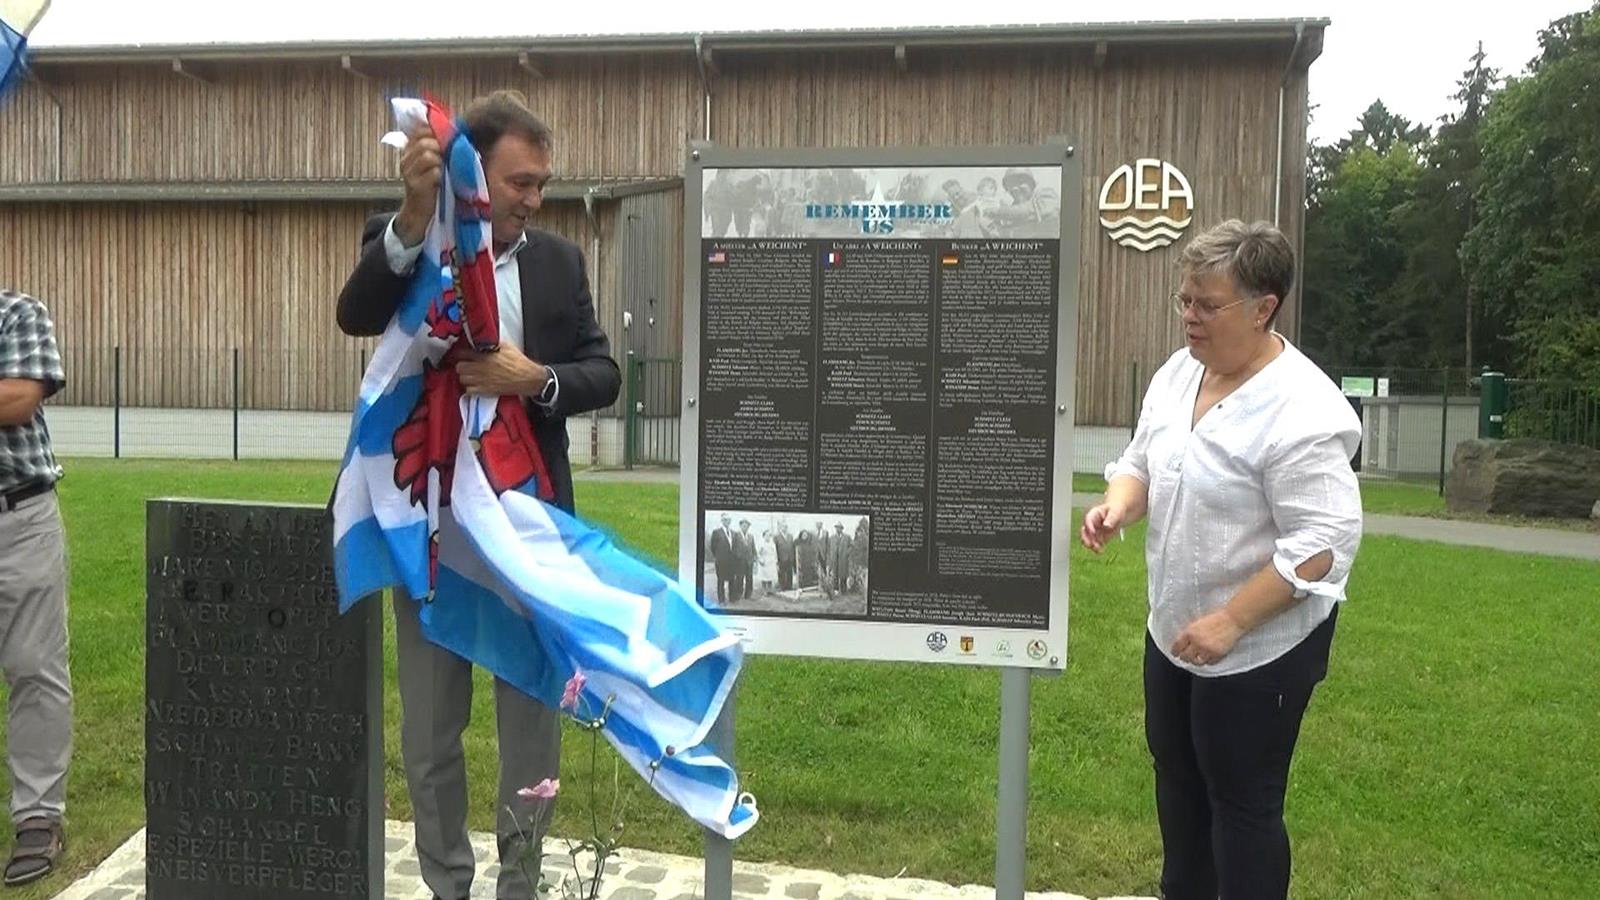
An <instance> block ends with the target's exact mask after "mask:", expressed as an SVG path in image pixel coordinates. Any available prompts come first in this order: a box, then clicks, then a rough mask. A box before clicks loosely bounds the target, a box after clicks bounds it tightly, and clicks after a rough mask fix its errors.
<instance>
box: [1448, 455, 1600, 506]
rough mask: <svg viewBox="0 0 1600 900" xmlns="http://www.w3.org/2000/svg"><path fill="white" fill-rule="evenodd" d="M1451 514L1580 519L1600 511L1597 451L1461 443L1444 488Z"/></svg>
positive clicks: (1599, 461)
mask: <svg viewBox="0 0 1600 900" xmlns="http://www.w3.org/2000/svg"><path fill="white" fill-rule="evenodd" d="M1445 506H1446V508H1448V509H1449V510H1450V511H1451V512H1468V513H1491V514H1496V515H1516V516H1531V517H1541V518H1560V519H1585V518H1589V517H1591V516H1593V515H1594V514H1595V513H1596V511H1600V450H1591V449H1589V448H1588V447H1577V446H1572V445H1570V444H1557V443H1554V442H1552V441H1538V440H1523V439H1519V440H1510V441H1494V440H1479V441H1462V442H1461V443H1460V444H1458V445H1457V446H1456V455H1455V467H1454V468H1453V469H1452V470H1451V472H1450V478H1449V480H1448V481H1447V482H1446V484H1445Z"/></svg>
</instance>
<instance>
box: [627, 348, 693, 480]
mask: <svg viewBox="0 0 1600 900" xmlns="http://www.w3.org/2000/svg"><path fill="white" fill-rule="evenodd" d="M625 374H626V376H627V380H626V383H625V385H624V394H623V398H622V399H623V429H622V431H623V438H622V440H623V448H624V458H623V464H624V465H625V466H627V467H628V468H632V467H634V466H636V465H645V466H675V465H677V464H678V451H679V446H680V444H679V441H680V440H681V437H682V435H681V432H680V430H679V421H680V419H679V414H680V413H681V412H682V403H683V360H681V359H677V358H659V359H652V358H648V357H636V356H634V354H633V351H631V350H630V351H628V355H627V359H626V364H625Z"/></svg>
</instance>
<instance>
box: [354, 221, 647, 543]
mask: <svg viewBox="0 0 1600 900" xmlns="http://www.w3.org/2000/svg"><path fill="white" fill-rule="evenodd" d="M392 218H394V216H393V215H392V214H385V215H379V216H374V217H372V218H371V219H368V220H367V224H366V227H365V228H364V229H363V230H362V235H361V259H360V261H359V262H357V263H356V267H355V271H353V272H351V273H350V278H349V279H348V280H346V281H345V284H344V289H343V290H341V291H340V292H339V313H338V318H339V328H340V330H341V331H343V332H344V333H345V334H350V335H358V336H359V335H376V334H382V333H383V331H384V329H385V328H387V327H388V326H389V320H390V319H391V318H393V317H394V311H395V309H396V308H398V307H399V305H400V301H401V299H402V298H404V296H405V293H406V288H407V286H409V284H410V283H411V279H410V277H409V276H398V275H395V274H394V272H393V271H391V270H390V269H389V257H388V252H387V251H386V250H385V249H384V246H383V233H384V231H385V230H386V229H388V227H389V220H390V219H392ZM527 234H528V243H527V245H526V246H524V247H523V248H522V249H521V250H519V251H518V252H517V266H518V269H519V270H520V274H521V281H522V332H523V333H522V350H523V353H524V354H525V355H527V357H528V358H529V359H532V360H534V361H535V362H539V363H543V364H544V365H547V366H549V367H550V368H551V369H552V370H553V371H554V372H555V373H556V380H557V382H558V383H559V384H560V392H559V393H558V395H557V397H556V402H555V406H554V407H553V408H552V409H549V410H546V409H545V408H544V407H543V406H540V405H539V404H537V403H533V402H531V401H529V402H528V404H527V406H528V417H529V419H530V420H531V421H532V422H533V433H534V439H535V440H536V441H538V443H539V450H540V451H541V452H542V453H543V454H544V461H545V465H547V466H548V467H549V468H550V480H551V481H552V482H554V485H553V486H554V488H555V494H556V500H555V502H556V505H557V506H559V507H561V508H562V509H564V510H567V511H568V512H571V511H572V463H571V462H570V461H569V460H568V459H567V417H568V416H572V415H577V414H579V413H585V412H589V411H590V410H595V409H601V408H603V407H606V406H610V405H611V404H612V403H614V402H615V401H616V399H617V393H618V392H619V391H620V390H621V389H622V373H621V371H620V370H619V369H618V368H617V362H616V360H614V359H612V358H611V342H610V341H609V340H608V339H607V338H606V333H605V332H604V331H602V330H601V328H600V323H599V322H597V321H596V320H595V316H594V300H593V298H592V297H591V296H590V294H589V278H588V275H587V274H586V272H585V271H584V262H583V253H582V252H581V251H580V250H579V249H578V245H577V244H574V243H572V242H571V241H569V240H567V239H566V238H563V237H560V236H558V235H554V234H551V233H549V232H547V231H540V230H538V229H532V228H530V229H528V232H527Z"/></svg>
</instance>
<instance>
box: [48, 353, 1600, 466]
mask: <svg viewBox="0 0 1600 900" xmlns="http://www.w3.org/2000/svg"><path fill="white" fill-rule="evenodd" d="M367 360H368V353H367V351H366V350H364V349H359V348H353V349H348V350H334V351H316V350H305V349H293V350H282V349H263V348H226V349H212V350H207V349H198V348H190V347H180V348H162V347H141V348H125V347H100V348H78V349H76V350H74V349H73V348H66V360H65V362H66V365H67V387H66V389H65V390H64V391H62V392H61V393H60V394H58V395H56V396H55V397H54V398H52V400H51V403H50V409H49V411H48V413H47V418H48V421H49V424H50V428H51V431H52V434H53V436H54V437H55V439H56V444H57V446H58V448H60V449H61V451H62V452H64V453H67V454H78V455H101V456H133V457H183V456H195V457H213V458H217V457H220V458H229V457H231V458H234V459H266V458H310V459H323V458H332V459H337V458H339V457H340V456H341V455H342V454H343V448H344V442H345V438H346V435H347V433H348V429H349V416H350V411H351V409H352V408H353V406H354V403H355V399H356V393H357V390H358V387H359V384H360V378H361V373H362V372H363V370H364V369H365V367H366V364H367ZM621 362H622V364H623V374H624V382H623V392H622V396H621V397H619V399H618V402H617V403H616V404H614V405H613V406H612V407H610V408H608V409H606V410H600V411H597V412H595V413H592V414H589V415H585V416H583V417H581V419H577V420H574V421H572V422H571V423H569V425H570V429H569V430H570V432H571V435H570V436H571V438H572V454H573V457H574V459H575V460H579V461H582V462H586V463H590V464H595V465H626V466H635V465H665V466H673V465H677V464H678V459H679V448H680V446H681V442H682V437H683V435H682V433H681V428H680V424H679V414H680V412H681V407H682V402H683V362H682V360H680V359H678V358H676V357H645V356H636V355H635V354H634V353H632V352H630V353H628V354H627V355H626V356H625V358H624V359H623V360H621ZM1129 368H1130V372H1129V375H1130V377H1129V379H1128V382H1127V383H1128V384H1129V386H1130V387H1129V389H1128V396H1127V405H1126V408H1127V417H1126V418H1127V420H1128V424H1126V425H1122V426H1114V425H1109V424H1107V425H1099V426H1096V425H1080V426H1079V428H1078V433H1077V440H1076V441H1075V445H1076V446H1075V459H1074V461H1073V463H1074V468H1075V470H1076V471H1080V472H1099V471H1101V469H1102V468H1103V466H1104V464H1105V462H1106V461H1108V460H1110V459H1115V458H1116V457H1117V456H1118V455H1119V454H1120V453H1121V452H1122V449H1123V447H1124V446H1125V445H1126V443H1127V439H1128V437H1129V436H1131V434H1132V429H1133V423H1134V422H1136V421H1137V419H1138V413H1139V408H1140V405H1141V403H1142V401H1143V396H1144V391H1145V389H1146V387H1147V382H1148V379H1149V377H1150V374H1151V373H1150V372H1149V371H1141V369H1140V367H1139V366H1138V365H1137V364H1130V367H1129ZM1324 371H1325V372H1326V373H1327V374H1328V376H1329V377H1330V378H1331V379H1332V380H1333V381H1334V383H1336V384H1339V385H1341V386H1342V387H1343V388H1344V390H1345V393H1346V395H1347V396H1349V398H1350V403H1351V406H1352V408H1354V409H1355V410H1356V412H1357V413H1358V414H1359V415H1360V417H1361V420H1362V445H1361V449H1360V451H1359V453H1358V454H1357V457H1356V460H1355V465H1356V467H1357V468H1358V469H1359V470H1361V471H1362V472H1364V473H1367V474H1370V475H1376V476H1380V477H1392V478H1398V479H1406V480H1415V481H1426V482H1434V483H1438V484H1439V485H1441V489H1442V485H1443V483H1444V479H1445V478H1446V476H1447V475H1448V474H1449V472H1450V468H1451V465H1452V460H1453V459H1454V456H1455V447H1456V445H1458V444H1460V443H1461V442H1462V441H1465V440H1470V439H1473V438H1477V437H1479V436H1498V435H1500V434H1503V435H1504V436H1505V437H1514V438H1521V437H1529V438H1543V439H1546V440H1551V441H1557V442H1561V443H1570V444H1580V445H1584V446H1588V447H1595V448H1597V449H1600V386H1595V385H1584V384H1579V383H1574V382H1562V381H1539V380H1529V379H1505V380H1504V381H1503V384H1504V390H1503V392H1502V391H1498V390H1491V391H1490V392H1489V397H1488V398H1487V403H1484V402H1481V401H1482V400H1483V399H1484V398H1483V397H1482V394H1483V390H1482V378H1481V377H1480V376H1477V375H1474V374H1472V373H1469V372H1468V371H1467V370H1465V369H1461V368H1448V369H1446V368H1441V369H1420V368H1385V367H1360V366H1337V365H1336V366H1325V367H1324ZM1501 397H1503V398H1504V400H1503V403H1504V409H1501V410H1498V412H1499V413H1503V417H1501V418H1496V415H1497V413H1496V412H1495V411H1491V410H1489V409H1488V408H1487V407H1488V406H1496V405H1497V404H1499V403H1500V402H1502V401H1501V400H1500V399H1499V398H1501Z"/></svg>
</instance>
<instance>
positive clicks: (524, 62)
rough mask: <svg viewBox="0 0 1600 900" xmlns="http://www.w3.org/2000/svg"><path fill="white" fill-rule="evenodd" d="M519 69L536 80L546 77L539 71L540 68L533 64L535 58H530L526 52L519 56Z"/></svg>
mask: <svg viewBox="0 0 1600 900" xmlns="http://www.w3.org/2000/svg"><path fill="white" fill-rule="evenodd" d="M517 67H518V68H520V69H521V70H522V71H524V72H527V73H528V74H529V75H532V76H533V77H535V78H543V77H544V73H543V72H541V71H539V67H538V66H537V65H535V64H534V62H533V57H532V56H529V55H528V51H526V50H524V51H522V52H521V53H518V54H517Z"/></svg>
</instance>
